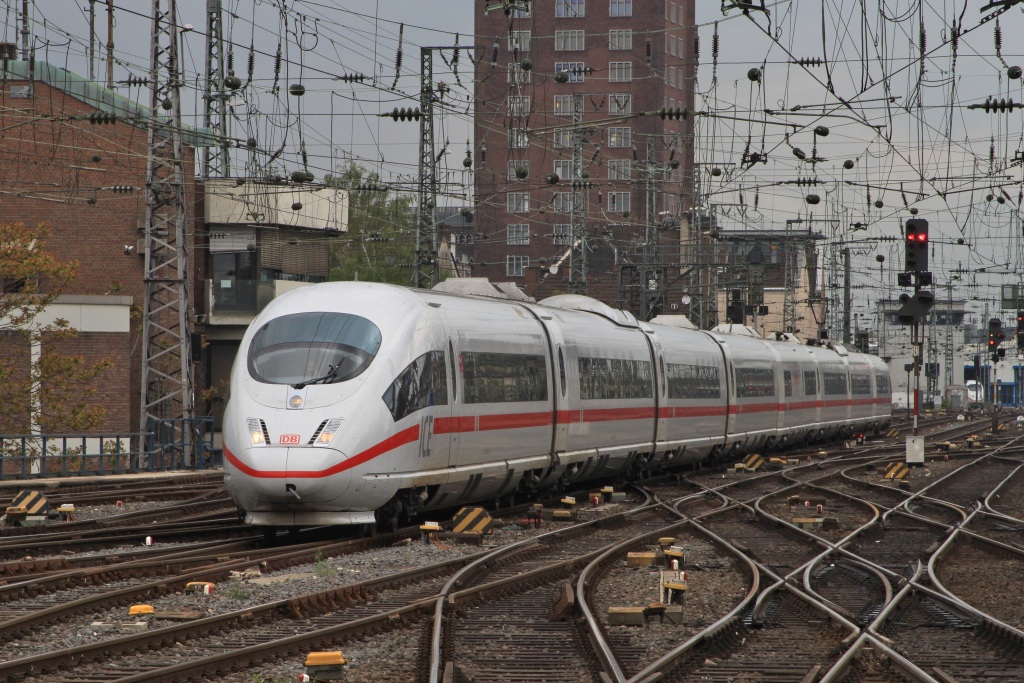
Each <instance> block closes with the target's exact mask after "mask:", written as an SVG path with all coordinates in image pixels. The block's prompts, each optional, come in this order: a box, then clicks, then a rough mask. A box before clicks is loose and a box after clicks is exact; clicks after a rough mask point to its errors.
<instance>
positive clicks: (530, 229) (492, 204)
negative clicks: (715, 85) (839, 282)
mask: <svg viewBox="0 0 1024 683" xmlns="http://www.w3.org/2000/svg"><path fill="white" fill-rule="evenodd" d="M476 8H477V9H476V12H477V14H476V20H475V32H476V35H477V36H478V39H480V40H483V41H485V42H486V43H487V45H488V47H487V54H485V55H484V58H482V59H479V60H478V61H477V63H476V71H475V76H476V83H477V86H476V108H475V123H474V138H475V144H474V149H475V152H476V159H475V183H476V187H475V193H476V211H475V214H476V215H475V228H474V232H475V237H476V243H475V244H474V255H473V256H474V260H473V268H472V275H474V276H478V277H479V276H483V277H487V278H489V279H491V280H508V281H512V282H518V283H520V284H521V285H522V286H523V287H524V289H525V290H526V291H527V293H528V294H529V295H531V296H536V297H544V296H548V295H551V294H555V293H559V292H569V291H574V292H579V293H586V294H589V295H590V296H595V297H597V298H599V299H601V300H603V301H606V302H607V303H610V304H613V305H616V306H621V307H624V308H628V309H632V310H634V312H636V313H637V315H639V316H641V317H643V318H645V319H649V318H650V317H653V315H655V314H657V313H658V312H662V311H664V312H668V310H667V309H668V302H669V301H678V300H679V299H678V298H677V297H679V296H680V295H681V293H682V291H683V289H684V288H683V285H681V284H679V282H678V281H679V277H678V274H679V273H680V270H681V267H682V263H681V262H682V256H681V254H682V251H683V242H684V241H685V240H686V239H688V238H689V230H688V221H689V219H690V214H691V211H692V207H693V182H692V177H693V116H692V114H691V113H690V112H692V110H693V93H694V82H695V73H696V66H695V65H696V60H695V54H694V53H695V45H694V36H695V30H694V28H693V24H694V4H693V2H692V0H690V1H685V2H665V1H659V2H639V1H638V0H636V1H635V0H589V1H588V0H535V1H533V2H503V3H502V2H493V3H483V4H477V5H476ZM503 10H504V11H503ZM684 110H685V112H684Z"/></svg>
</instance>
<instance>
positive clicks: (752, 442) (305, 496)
mask: <svg viewBox="0 0 1024 683" xmlns="http://www.w3.org/2000/svg"><path fill="white" fill-rule="evenodd" d="M884 372H885V365H884V364H883V363H882V362H881V361H880V360H879V359H877V358H874V357H871V356H863V355H861V354H848V353H846V351H845V350H844V349H841V348H840V349H839V351H838V352H837V351H833V350H830V349H825V348H815V347H808V346H801V345H798V344H794V343H779V342H768V341H764V340H759V339H754V338H749V337H740V336H733V335H722V334H716V333H708V332H700V331H695V330H686V329H679V328H674V327H666V326H663V325H652V324H647V323H642V322H638V321H637V320H636V319H635V318H634V317H633V316H632V315H630V314H628V313H623V312H622V311H616V310H614V309H611V308H610V307H608V306H606V305H604V304H601V303H600V302H597V301H594V300H592V299H589V298H587V297H580V296H559V297H554V298H552V299H549V300H547V301H544V302H541V303H540V304H535V303H532V302H525V301H509V300H498V299H487V298H480V297H466V296H458V295H454V294H447V293H443V292H437V291H423V290H409V289H405V288H401V287H394V286H389V285H379V284H370V283H330V284H325V285H317V286H313V287H308V288H302V289H299V290H295V291H293V292H290V293H288V294H286V295H285V296H282V297H280V298H278V299H276V300H275V301H273V302H272V303H271V304H270V305H269V306H267V308H266V309H265V310H264V311H263V312H262V313H261V314H260V315H259V316H258V317H257V319H256V320H255V321H254V322H253V324H252V325H251V327H250V329H249V330H248V331H247V333H246V335H245V338H244V339H243V341H242V345H241V348H240V352H239V355H238V358H237V359H236V362H235V366H234V368H233V371H232V378H231V398H230V400H229V403H228V407H227V410H226V411H225V421H224V450H225V481H226V485H227V488H228V491H229V493H230V494H231V496H232V498H233V499H234V500H235V501H236V503H237V504H238V506H239V508H240V509H241V510H242V511H244V513H245V518H246V520H247V521H248V522H250V523H253V524H260V525H268V526H306V525H312V524H369V523H373V522H374V521H378V522H383V523H385V524H386V525H388V526H393V525H394V524H397V522H398V520H399V519H400V517H401V516H402V515H403V514H404V515H410V514H413V513H416V512H419V511H422V510H428V509H434V508H439V507H450V506H455V505H460V504H464V503H469V502H474V501H480V500H485V499H494V498H498V497H501V496H505V495H507V494H510V493H513V492H528V491H533V490H537V489H554V488H557V487H560V486H564V485H566V484H568V483H571V482H573V481H583V480H587V479H593V478H598V477H608V476H615V475H620V474H634V473H639V472H643V471H645V470H650V469H651V468H655V467H660V466H671V465H680V464H684V463H689V462H696V461H700V460H702V459H704V458H706V457H707V456H708V455H709V454H711V453H713V452H716V451H718V450H721V449H726V450H729V451H735V452H737V453H739V452H746V451H750V450H753V449H756V448H763V447H766V446H771V445H772V444H775V443H779V442H787V441H798V440H804V439H807V438H813V437H817V436H822V435H830V434H837V433H839V432H846V431H852V430H854V429H866V428H871V427H875V428H880V427H881V426H884V424H885V423H887V421H888V412H887V410H886V409H887V407H888V405H889V393H888V391H886V392H885V393H882V392H881V391H880V390H881V389H882V388H885V387H884V386H883V385H884V384H886V383H887V376H886V378H885V379H886V382H883V380H882V374H883V373H884ZM865 391H867V392H868V393H864V392H865ZM851 392H852V393H851Z"/></svg>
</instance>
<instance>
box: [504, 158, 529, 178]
mask: <svg viewBox="0 0 1024 683" xmlns="http://www.w3.org/2000/svg"><path fill="white" fill-rule="evenodd" d="M519 169H523V170H525V171H526V177H527V178H528V177H529V176H530V160H529V159H509V160H508V179H509V180H526V178H520V177H519V176H518V175H517V174H516V171H517V170H519Z"/></svg>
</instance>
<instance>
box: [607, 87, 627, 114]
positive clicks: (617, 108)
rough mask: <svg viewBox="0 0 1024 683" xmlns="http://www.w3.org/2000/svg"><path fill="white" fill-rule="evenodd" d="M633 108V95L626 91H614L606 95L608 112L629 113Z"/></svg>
mask: <svg viewBox="0 0 1024 683" xmlns="http://www.w3.org/2000/svg"><path fill="white" fill-rule="evenodd" d="M632 109H633V97H632V96H631V95H630V94H629V93H628V92H616V93H612V94H610V95H609V96H608V113H609V114H630V113H632Z"/></svg>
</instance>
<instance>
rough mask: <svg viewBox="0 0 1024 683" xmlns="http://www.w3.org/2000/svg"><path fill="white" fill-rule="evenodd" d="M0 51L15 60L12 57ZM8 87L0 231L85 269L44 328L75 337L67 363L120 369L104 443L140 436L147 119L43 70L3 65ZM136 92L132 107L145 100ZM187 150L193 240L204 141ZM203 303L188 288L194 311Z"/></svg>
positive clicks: (0, 126)
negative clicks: (41, 228)
mask: <svg viewBox="0 0 1024 683" xmlns="http://www.w3.org/2000/svg"><path fill="white" fill-rule="evenodd" d="M0 47H4V48H5V49H6V50H7V51H8V55H9V56H10V57H13V54H11V53H13V49H11V48H13V46H0ZM0 84H2V88H0V168H3V172H2V173H0V220H2V221H4V222H5V223H14V222H21V223H25V224H27V225H36V224H40V223H43V224H46V225H48V226H49V227H50V229H51V231H52V235H51V238H50V240H49V243H48V245H47V246H48V248H49V250H50V251H51V252H53V253H54V254H55V255H56V256H57V258H59V259H60V260H61V261H71V260H75V261H78V263H79V268H78V274H77V277H76V278H75V280H74V281H73V282H71V283H70V285H69V286H68V287H67V288H65V290H64V292H63V294H62V296H61V297H59V298H58V299H57V301H56V303H55V304H54V305H53V306H51V307H50V308H49V309H48V310H47V311H46V314H45V315H44V316H43V317H44V318H46V319H48V320H52V319H54V318H63V319H66V320H68V321H69V322H70V324H71V326H72V327H74V328H76V329H78V330H79V334H78V336H77V338H76V339H74V340H73V341H70V342H63V343H62V344H63V346H62V349H61V350H62V351H64V352H66V353H75V354H81V355H82V356H84V357H85V359H86V360H87V361H94V360H98V359H100V358H109V359H111V360H112V361H113V366H112V368H111V369H110V370H109V371H107V372H105V373H104V375H103V376H102V377H100V378H99V379H98V380H97V386H98V387H99V390H100V392H99V396H98V399H97V400H99V401H101V402H102V403H103V405H105V406H106V419H105V420H104V422H103V423H102V424H101V425H100V426H99V428H98V429H97V430H96V431H97V432H105V433H108V434H109V433H112V432H130V431H138V429H139V425H138V416H139V410H140V408H139V403H140V373H141V344H142V338H141V328H142V322H141V311H142V306H143V303H144V301H143V299H144V296H145V288H144V284H143V281H142V276H143V259H142V255H141V252H142V250H141V249H139V248H138V246H139V241H140V238H141V237H142V232H141V231H140V228H141V227H142V226H143V225H144V222H145V214H146V193H145V180H146V158H147V154H148V143H147V131H146V118H147V116H148V110H147V108H145V107H142V106H140V105H139V104H137V103H136V102H134V101H132V100H131V99H128V98H125V97H123V96H121V95H118V94H117V93H115V92H113V91H111V90H108V89H106V88H104V87H102V86H99V85H97V84H96V83H93V82H90V81H88V80H87V79H84V78H82V77H80V76H77V75H75V74H72V73H70V72H68V71H65V70H64V69H61V68H59V67H56V66H53V65H50V64H47V63H44V62H34V63H30V62H27V61H16V60H14V59H8V60H5V61H4V67H3V73H2V74H0ZM135 87H136V88H138V91H137V93H133V94H135V96H137V97H138V98H139V99H145V98H147V97H148V91H147V90H145V89H142V87H140V86H135ZM96 114H102V115H106V116H91V115H96ZM110 115H115V116H116V122H111V118H110ZM184 141H185V143H186V147H185V150H184V160H185V169H184V180H185V196H186V202H187V203H188V205H189V215H188V219H187V223H186V226H188V227H187V228H186V231H187V232H188V233H191V234H192V235H195V234H197V233H200V232H201V229H200V228H201V226H202V223H201V222H200V223H198V224H197V223H196V217H197V216H198V217H199V218H200V219H201V217H202V212H201V211H197V210H196V207H194V206H193V205H192V203H193V202H194V201H195V198H196V196H197V195H196V192H195V172H194V163H193V149H194V147H195V144H196V142H197V141H196V139H195V136H194V135H190V134H189V133H188V131H186V134H185V136H184ZM126 252H130V253H126ZM189 267H190V270H191V280H192V282H193V283H195V282H198V281H201V280H202V270H203V268H204V267H205V264H204V259H202V258H192V259H191V260H190V262H189ZM200 294H201V293H198V292H196V288H195V287H192V288H191V295H192V297H193V301H192V302H191V303H192V305H193V306H194V305H195V303H196V302H197V301H199V300H200V299H199V298H198V297H199V295H200ZM4 344H5V345H6V347H7V348H6V352H8V353H13V354H17V355H19V356H21V357H25V358H27V357H28V356H27V354H28V353H29V350H28V349H27V348H19V347H20V346H25V347H27V345H28V342H27V341H25V339H24V337H21V336H18V337H16V338H15V337H14V336H13V335H9V336H8V338H7V339H6V340H4ZM201 368H202V366H201V365H197V370H199V371H200V372H198V374H197V375H196V379H197V392H198V391H201V389H202V388H203V379H202V372H201ZM26 400H27V399H26ZM26 426H27V425H26Z"/></svg>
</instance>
